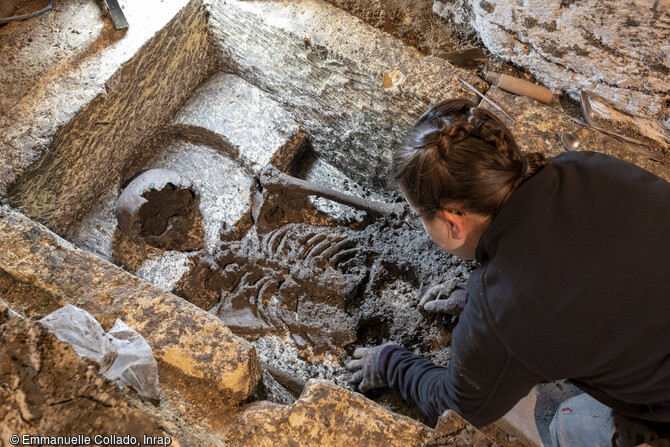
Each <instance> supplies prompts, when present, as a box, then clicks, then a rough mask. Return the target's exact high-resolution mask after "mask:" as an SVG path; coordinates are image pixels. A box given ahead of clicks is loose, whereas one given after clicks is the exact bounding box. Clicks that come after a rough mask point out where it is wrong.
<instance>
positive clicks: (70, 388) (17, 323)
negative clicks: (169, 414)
mask: <svg viewBox="0 0 670 447" xmlns="http://www.w3.org/2000/svg"><path fill="white" fill-rule="evenodd" d="M0 365H2V366H0V378H1V380H2V383H3V386H2V387H0V402H2V405H1V406H0V439H2V442H3V445H4V442H5V441H6V440H9V437H10V436H11V435H16V434H18V435H19V436H21V435H23V434H26V435H32V436H68V437H69V436H75V435H81V436H88V437H89V438H91V440H93V439H94V437H95V436H96V435H102V436H113V435H117V436H119V437H124V436H134V437H135V438H136V439H137V441H136V442H142V443H143V442H144V436H145V435H146V436H161V437H164V438H165V437H170V439H171V442H172V444H171V445H182V444H181V442H180V439H179V438H180V434H179V433H175V432H166V430H165V429H164V428H163V427H161V425H160V424H159V423H157V422H156V421H155V420H154V419H153V418H152V417H151V416H150V415H148V414H147V413H145V412H144V411H142V410H141V409H139V408H137V407H136V406H135V405H133V404H132V403H130V402H129V401H128V400H127V399H126V397H125V395H124V394H123V393H122V392H121V391H120V390H119V389H118V388H117V386H116V385H115V384H114V383H113V382H111V381H109V380H106V379H105V378H104V377H102V376H100V375H99V374H98V373H97V372H96V370H97V365H96V364H95V363H94V362H92V361H90V360H85V359H82V358H80V357H78V356H77V355H76V354H75V353H74V350H73V349H72V347H71V346H69V345H67V344H65V343H62V342H60V341H58V340H57V339H56V337H55V336H54V335H53V334H51V333H50V332H48V331H47V329H46V328H45V327H44V326H43V325H41V324H39V323H37V322H35V321H29V320H24V319H22V318H18V317H14V318H11V317H10V318H7V306H6V305H5V304H4V302H2V300H0Z"/></svg>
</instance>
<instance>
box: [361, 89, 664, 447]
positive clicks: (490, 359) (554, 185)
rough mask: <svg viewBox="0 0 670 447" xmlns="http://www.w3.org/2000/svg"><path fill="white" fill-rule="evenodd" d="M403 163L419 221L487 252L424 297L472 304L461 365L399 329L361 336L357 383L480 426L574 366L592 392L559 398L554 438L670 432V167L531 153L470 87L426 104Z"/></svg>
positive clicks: (455, 305) (442, 303) (622, 439)
mask: <svg viewBox="0 0 670 447" xmlns="http://www.w3.org/2000/svg"><path fill="white" fill-rule="evenodd" d="M393 175H394V179H395V181H396V183H397V185H398V187H399V188H400V191H401V192H402V193H403V195H404V196H405V198H406V200H407V202H408V204H409V205H410V207H411V209H412V211H413V212H414V213H415V216H414V217H413V219H414V221H415V223H416V224H418V225H419V226H420V225H421V224H422V225H423V228H424V229H425V231H426V232H427V233H428V235H429V236H430V237H431V238H432V239H433V241H435V243H436V244H438V245H439V246H440V247H441V248H443V249H444V250H446V251H447V252H449V253H451V254H453V255H455V256H459V257H461V258H464V259H475V260H477V261H478V265H479V267H478V268H477V269H476V270H475V271H474V272H473V273H472V275H471V276H470V278H469V280H468V282H467V285H466V287H465V289H461V288H459V287H458V286H445V287H443V288H442V290H438V291H435V292H434V293H431V294H430V295H431V296H436V295H440V294H444V295H445V296H446V297H447V298H446V299H444V300H442V299H437V300H433V301H428V302H425V303H424V302H423V301H425V300H423V301H422V303H421V305H424V308H425V309H426V310H432V311H449V312H453V313H458V312H460V311H462V313H461V314H460V318H459V322H458V324H457V325H456V327H455V328H454V331H453V334H452V335H453V340H452V344H451V353H452V357H451V360H450V363H449V365H448V366H447V367H442V366H438V365H435V364H433V363H431V362H429V361H428V360H426V359H423V358H421V357H419V356H417V355H415V354H413V353H411V352H409V351H407V350H405V349H403V348H402V347H400V346H398V345H396V344H393V343H387V344H385V345H382V346H377V347H372V348H359V349H358V350H357V351H356V352H355V353H354V356H355V357H357V358H358V359H357V360H354V361H352V362H350V363H349V364H348V367H349V369H351V370H353V371H354V374H353V376H352V381H353V382H354V383H358V388H359V390H361V391H366V390H369V389H372V388H376V387H383V386H388V387H391V388H394V389H396V390H398V391H399V392H400V393H401V394H402V396H403V397H404V398H405V399H406V400H407V401H409V402H413V403H414V404H416V405H417V406H418V407H419V408H420V409H421V410H422V411H423V412H424V413H425V414H427V415H429V416H431V417H438V416H439V415H440V414H442V413H443V412H444V411H445V410H447V409H453V410H454V411H456V412H457V413H458V414H460V415H461V416H463V418H465V419H466V420H468V421H469V422H470V423H472V424H474V425H475V426H478V427H480V426H483V425H486V424H489V423H491V422H494V421H495V420H497V419H498V418H500V417H501V416H503V415H504V414H505V413H506V412H507V411H509V410H510V409H511V408H512V407H513V406H514V405H515V404H516V403H517V402H518V401H519V400H520V399H521V398H523V397H524V396H526V395H527V394H528V393H529V392H530V390H531V388H532V387H533V386H534V385H536V384H538V383H540V382H550V381H555V380H559V379H570V380H571V381H572V383H574V384H575V385H576V386H577V387H579V388H580V389H581V390H583V391H584V394H581V395H578V396H576V397H574V398H572V399H570V400H568V401H566V402H564V403H563V404H561V406H560V407H559V408H558V410H557V412H556V416H555V417H554V420H553V421H552V423H551V436H552V441H553V442H554V445H556V446H601V445H603V446H605V445H606V446H610V445H616V446H633V445H639V444H642V443H645V442H647V443H649V444H650V445H664V446H667V445H670V442H669V441H668V440H667V436H668V435H669V434H670V286H669V284H670V282H669V281H668V278H670V254H669V253H670V184H669V183H668V182H666V181H665V180H663V179H661V178H659V177H657V176H655V175H653V174H651V173H649V172H647V171H645V170H643V169H641V168H639V167H637V166H635V165H632V164H629V163H626V162H624V161H621V160H618V159H615V158H612V157H609V156H607V155H603V154H598V153H595V152H567V153H564V154H562V155H560V156H558V157H555V158H551V159H545V157H544V156H543V155H542V154H541V153H540V152H534V153H521V152H520V151H519V148H518V146H517V144H516V142H515V141H514V138H513V137H512V135H511V133H510V132H509V130H508V129H507V128H506V127H505V126H504V125H503V123H502V122H501V121H500V120H498V119H497V118H496V117H495V116H493V115H492V114H491V113H489V112H487V111H486V110H483V109H479V108H477V107H476V104H475V103H473V102H470V101H467V100H449V101H445V102H442V103H440V104H438V105H436V106H435V107H433V108H432V109H430V110H429V111H427V112H426V113H425V114H424V115H423V116H421V118H420V119H419V120H418V122H417V123H416V125H415V126H414V127H413V128H412V130H411V131H410V132H409V134H408V136H407V138H406V140H405V142H404V144H403V145H402V147H401V148H400V149H398V150H397V151H396V153H395V155H394V158H393ZM419 222H420V223H419ZM663 438H665V439H663Z"/></svg>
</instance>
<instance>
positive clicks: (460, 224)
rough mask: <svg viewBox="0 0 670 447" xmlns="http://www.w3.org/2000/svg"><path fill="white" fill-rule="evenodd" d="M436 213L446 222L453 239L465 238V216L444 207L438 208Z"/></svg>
mask: <svg viewBox="0 0 670 447" xmlns="http://www.w3.org/2000/svg"><path fill="white" fill-rule="evenodd" d="M438 213H439V214H440V217H441V218H442V219H443V220H444V221H445V222H446V223H447V226H448V228H449V232H450V233H451V238H452V239H454V240H465V238H466V236H467V222H466V218H465V216H463V215H462V214H460V213H458V214H457V213H454V212H453V211H448V210H444V209H441V210H439V211H438Z"/></svg>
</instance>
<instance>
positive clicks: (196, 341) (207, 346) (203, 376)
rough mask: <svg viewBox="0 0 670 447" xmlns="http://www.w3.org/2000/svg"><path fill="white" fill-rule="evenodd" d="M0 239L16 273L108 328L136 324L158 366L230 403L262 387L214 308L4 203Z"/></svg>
mask: <svg viewBox="0 0 670 447" xmlns="http://www.w3.org/2000/svg"><path fill="white" fill-rule="evenodd" d="M0 246H3V247H5V249H3V250H2V251H0V269H2V270H4V271H6V272H7V273H9V274H10V275H12V276H14V277H15V278H16V279H18V280H21V281H25V282H29V283H31V284H33V285H34V286H35V287H38V288H40V289H42V290H45V291H47V292H49V293H51V294H53V295H54V296H56V297H58V299H59V300H61V302H62V304H63V305H64V304H67V303H70V304H73V305H76V306H79V307H81V308H83V309H85V310H87V311H88V312H90V313H91V314H92V315H93V316H94V317H95V318H96V319H98V321H100V323H101V324H102V325H103V327H104V328H106V329H109V328H110V327H111V325H112V324H113V323H114V321H115V320H116V318H120V319H122V320H123V321H125V322H126V323H127V324H128V325H130V326H131V327H133V328H134V329H136V330H137V331H139V332H140V333H141V334H142V335H143V336H144V337H145V338H146V339H147V341H148V342H149V344H150V345H151V347H152V349H153V353H154V356H155V357H156V359H157V360H158V362H159V373H160V372H162V373H165V365H168V366H169V367H172V368H174V370H177V371H179V372H180V373H181V374H182V375H183V378H184V379H186V382H184V383H187V385H191V384H196V383H197V384H199V385H200V387H199V388H205V389H208V390H212V391H215V392H216V393H215V394H216V397H217V398H218V399H222V403H223V404H226V405H235V404H238V403H240V402H243V401H244V400H246V399H248V398H249V397H250V396H251V395H252V394H253V392H254V390H255V388H256V387H257V385H258V382H259V381H260V379H261V367H260V363H259V360H258V357H257V354H256V351H255V350H254V348H253V346H252V345H251V344H250V343H249V342H247V341H246V340H243V339H241V338H239V337H236V336H235V335H233V334H232V333H231V332H230V330H229V329H228V328H227V327H226V326H225V324H224V323H223V322H222V321H221V320H219V319H218V318H216V317H215V316H213V315H211V314H209V313H207V312H205V311H203V310H202V309H199V308H197V307H195V306H194V305H192V304H190V303H188V302H187V301H185V300H182V299H181V298H178V297H176V296H175V295H172V294H170V293H168V292H165V291H162V290H160V289H158V288H156V287H153V286H151V285H149V284H148V283H146V282H144V281H142V280H140V279H139V278H137V277H134V276H132V275H130V274H128V273H126V272H125V271H123V270H122V269H120V268H119V267H116V266H115V265H113V264H110V263H108V262H107V261H103V260H102V259H100V258H98V257H97V256H95V255H93V254H90V253H86V252H84V251H82V250H79V249H77V248H76V247H74V246H73V245H72V244H70V243H69V242H67V241H66V240H64V239H62V238H60V237H59V236H57V235H56V234H54V233H53V232H51V231H50V230H48V229H47V228H46V227H44V226H42V225H41V224H38V223H36V222H33V221H31V220H29V219H28V218H26V217H25V216H23V215H22V214H20V213H19V212H17V211H16V210H13V209H12V208H10V207H8V206H6V205H4V206H0ZM161 365H163V368H160V367H161ZM161 369H163V371H161ZM168 369H169V368H168ZM161 380H163V378H161ZM189 388H190V386H187V387H186V389H184V390H183V391H184V392H185V393H187V394H188V393H189Z"/></svg>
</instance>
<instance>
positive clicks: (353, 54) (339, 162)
mask: <svg viewBox="0 0 670 447" xmlns="http://www.w3.org/2000/svg"><path fill="white" fill-rule="evenodd" d="M209 24H210V28H211V30H212V34H213V36H214V37H215V41H216V42H217V46H218V48H219V50H218V51H219V60H220V64H221V66H222V69H223V70H225V71H228V72H231V73H234V74H236V75H238V76H240V77H241V78H243V79H245V80H246V81H247V82H249V83H251V84H253V85H255V86H257V87H259V88H260V89H262V90H263V91H265V92H267V93H269V94H270V95H271V96H272V97H273V98H274V99H275V100H276V101H277V102H278V103H279V104H280V105H281V106H282V107H284V108H286V109H289V110H292V112H293V116H294V118H295V120H296V121H297V122H298V123H299V124H300V126H301V128H304V129H305V130H306V131H307V132H308V134H309V135H310V137H311V138H312V142H313V146H314V149H315V151H316V152H317V153H318V155H319V156H320V157H323V159H324V160H325V161H326V162H327V163H329V164H332V165H333V166H335V167H336V168H337V169H339V170H340V171H342V172H343V173H344V174H345V175H346V176H348V177H350V178H352V179H354V180H356V181H359V182H364V183H367V184H371V185H374V186H375V187H384V186H386V185H385V179H384V176H385V173H386V172H387V171H388V165H389V157H390V155H391V153H392V152H393V149H394V148H395V146H396V145H398V144H399V143H400V142H401V140H402V138H403V137H404V133H405V132H406V131H407V130H408V128H409V127H410V126H411V125H412V124H413V123H414V121H415V120H416V118H418V116H419V115H420V114H421V113H422V112H423V111H424V110H425V109H426V108H427V107H428V106H429V105H430V104H431V103H435V102H437V101H439V100H441V99H444V98H447V97H453V96H465V97H473V94H472V92H470V91H469V90H467V89H466V88H465V87H463V86H462V84H460V82H459V81H458V80H456V78H454V77H453V76H451V75H450V74H449V72H450V71H453V72H456V73H458V74H459V75H460V76H461V77H463V78H464V79H466V80H468V81H470V82H471V83H472V84H475V85H480V86H481V85H482V81H481V80H479V79H478V78H476V77H474V76H472V74H470V73H469V72H465V71H463V70H460V69H458V68H456V67H454V66H452V65H451V64H449V63H448V62H446V61H445V60H443V59H440V58H436V57H431V56H425V55H422V54H421V53H420V52H419V51H418V50H416V49H415V48H412V47H408V46H406V45H405V44H404V43H403V42H402V41H401V40H398V39H396V38H394V37H392V36H391V35H389V34H386V33H384V32H382V31H379V30H377V29H375V28H374V27H372V26H370V25H369V24H367V23H364V22H363V21H362V20H360V19H357V18H355V17H352V16H351V15H349V14H347V13H346V12H344V11H342V10H340V9H338V8H335V7H334V6H332V5H330V4H328V3H325V2H322V1H316V0H308V1H288V2H273V1H257V2H245V1H226V2H213V3H212V5H211V7H210V18H209Z"/></svg>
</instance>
